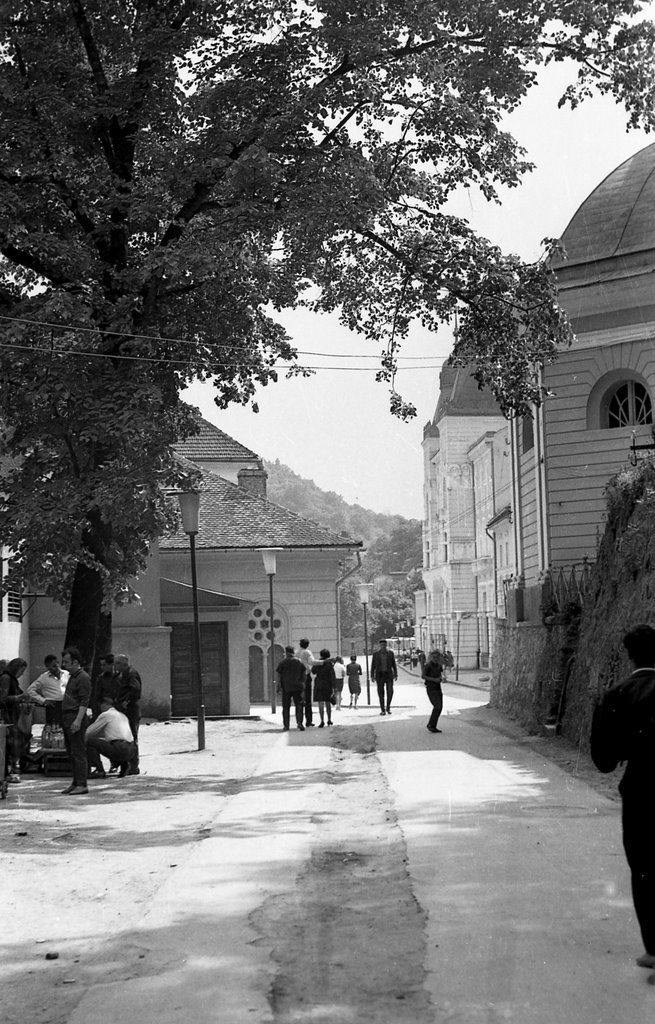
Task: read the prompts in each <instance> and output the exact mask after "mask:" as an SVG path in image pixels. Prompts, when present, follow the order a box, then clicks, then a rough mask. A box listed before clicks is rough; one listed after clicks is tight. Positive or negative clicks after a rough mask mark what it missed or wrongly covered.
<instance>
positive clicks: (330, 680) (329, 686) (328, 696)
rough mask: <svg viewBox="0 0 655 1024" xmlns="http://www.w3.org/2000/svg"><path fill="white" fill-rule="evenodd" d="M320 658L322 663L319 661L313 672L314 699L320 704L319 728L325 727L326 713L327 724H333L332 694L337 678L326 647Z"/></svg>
mask: <svg viewBox="0 0 655 1024" xmlns="http://www.w3.org/2000/svg"><path fill="white" fill-rule="evenodd" d="M320 658H321V661H320V664H319V663H318V662H317V663H316V664H315V665H314V667H313V669H312V672H313V673H314V700H315V701H316V703H317V704H318V714H319V718H320V719H321V721H320V723H319V729H323V728H324V727H325V717H326V714H327V724H328V725H332V695H333V693H334V684H335V682H336V680H335V676H334V668H333V665H332V661H331V659H330V652H329V651H328V650H327V649H325V648H324V649H323V650H322V651H321V652H320Z"/></svg>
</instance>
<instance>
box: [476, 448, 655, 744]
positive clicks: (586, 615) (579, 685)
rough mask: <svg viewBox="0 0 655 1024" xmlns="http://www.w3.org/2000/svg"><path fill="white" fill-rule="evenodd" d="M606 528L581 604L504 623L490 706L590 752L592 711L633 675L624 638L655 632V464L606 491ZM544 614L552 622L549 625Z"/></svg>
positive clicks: (498, 631) (618, 480) (643, 466)
mask: <svg viewBox="0 0 655 1024" xmlns="http://www.w3.org/2000/svg"><path fill="white" fill-rule="evenodd" d="M607 497H608V510H607V525H606V528H605V533H604V536H603V539H602V543H601V545H600V550H599V553H598V561H597V563H596V566H595V567H594V570H593V574H592V579H591V585H590V586H589V588H588V590H587V591H586V592H585V595H584V598H583V599H582V600H581V601H580V603H579V604H578V605H577V606H574V605H573V604H572V605H570V606H568V607H567V608H566V609H565V612H564V614H556V615H554V614H549V612H550V610H549V609H548V608H546V607H544V605H543V604H542V607H541V615H540V616H539V618H540V619H541V621H539V620H537V621H535V618H536V616H533V621H531V622H518V623H513V622H512V621H511V620H510V621H507V620H502V619H501V620H497V623H496V645H495V648H494V655H493V679H492V683H491V703H492V704H493V706H494V707H497V708H498V709H499V710H501V711H502V712H504V713H505V714H507V715H509V716H510V717H511V718H514V719H516V720H517V721H519V722H520V723H521V724H522V725H523V726H524V727H525V728H526V729H528V730H530V731H531V732H543V731H544V730H545V731H549V730H552V731H555V730H557V731H559V732H561V733H562V735H564V736H566V738H567V739H569V740H571V741H573V742H575V743H576V744H579V745H581V746H582V747H587V746H588V743H589V730H590V727H591V717H592V714H593V709H594V707H595V705H596V702H597V701H598V699H599V697H600V696H601V694H602V692H603V691H604V690H605V688H606V687H607V686H611V685H612V684H614V683H616V682H618V681H619V680H620V679H621V678H623V677H624V676H625V675H627V673H628V672H629V670H630V668H629V664H628V661H627V658H626V655H625V651H624V650H623V646H622V638H623V635H624V634H625V633H626V632H627V631H628V630H629V629H631V628H632V627H633V626H635V625H637V624H638V623H639V622H647V623H649V624H650V625H652V626H655V463H653V462H648V463H646V464H641V465H639V466H638V467H636V468H635V469H626V470H623V471H622V472H621V473H620V474H618V475H617V476H616V477H614V478H613V479H612V480H611V481H610V482H609V484H608V487H607ZM543 616H545V621H544V618H543Z"/></svg>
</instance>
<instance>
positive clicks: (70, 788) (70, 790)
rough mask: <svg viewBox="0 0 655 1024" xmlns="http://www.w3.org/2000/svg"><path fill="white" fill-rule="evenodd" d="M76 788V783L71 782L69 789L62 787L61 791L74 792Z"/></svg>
mask: <svg viewBox="0 0 655 1024" xmlns="http://www.w3.org/2000/svg"><path fill="white" fill-rule="evenodd" d="M74 789H75V786H74V785H73V783H72V782H71V784H70V786H69V787H68V789H61V790H60V793H72V792H73V790H74Z"/></svg>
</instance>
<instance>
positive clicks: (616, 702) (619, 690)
mask: <svg viewBox="0 0 655 1024" xmlns="http://www.w3.org/2000/svg"><path fill="white" fill-rule="evenodd" d="M591 756H592V759H593V762H594V764H595V765H596V767H597V768H598V770H599V771H601V772H612V771H614V769H615V768H616V767H617V766H618V765H619V764H621V763H622V762H624V761H625V762H627V767H626V770H625V773H624V775H623V778H622V780H621V783H620V785H619V791H620V792H621V795H622V796H627V795H630V796H636V797H638V798H641V797H644V798H645V799H646V800H647V801H648V803H649V806H650V803H651V802H652V786H653V782H652V780H653V777H654V775H655V669H652V668H642V669H638V670H637V671H636V672H633V673H632V675H630V676H628V678H627V679H624V680H623V681H622V682H620V683H618V684H617V685H616V686H612V687H610V689H609V690H607V691H606V693H605V694H604V696H603V698H602V700H601V702H600V703H599V705H598V706H597V708H596V710H595V711H594V716H593V720H592V724H591Z"/></svg>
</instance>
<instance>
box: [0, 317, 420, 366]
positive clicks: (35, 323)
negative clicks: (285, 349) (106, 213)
mask: <svg viewBox="0 0 655 1024" xmlns="http://www.w3.org/2000/svg"><path fill="white" fill-rule="evenodd" d="M0 320H2V321H5V322H6V323H16V324H29V325H30V326H31V327H47V328H48V329H49V330H57V331H77V332H80V333H85V334H99V335H103V336H107V337H116V338H122V337H125V338H126V339H129V340H134V341H153V342H155V343H157V344H168V345H190V346H197V345H199V344H204V342H198V341H190V340H189V339H188V338H168V337H157V336H155V335H152V334H126V333H125V331H108V330H103V329H101V328H96V327H77V326H76V325H75V324H61V323H59V324H56V323H50V322H49V321H47V320H31V319H29V318H27V317H17V316H3V315H0ZM233 347H234V346H233V345H227V344H226V345H217V344H214V345H212V348H215V349H223V348H224V349H228V351H231V350H232V349H233ZM34 351H39V350H38V349H34ZM85 354H89V353H85ZM298 355H300V356H321V357H325V358H326V359H376V360H379V358H380V356H379V354H375V353H371V355H368V354H367V353H362V354H361V355H356V354H354V353H352V352H308V351H304V350H302V349H298ZM112 358H113V357H112ZM134 358H139V357H138V356H136V357H134ZM433 358H434V357H433V356H398V359H402V360H406V359H411V360H413V361H417V360H418V361H419V362H425V361H426V360H430V359H433ZM158 361H159V360H158Z"/></svg>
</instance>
